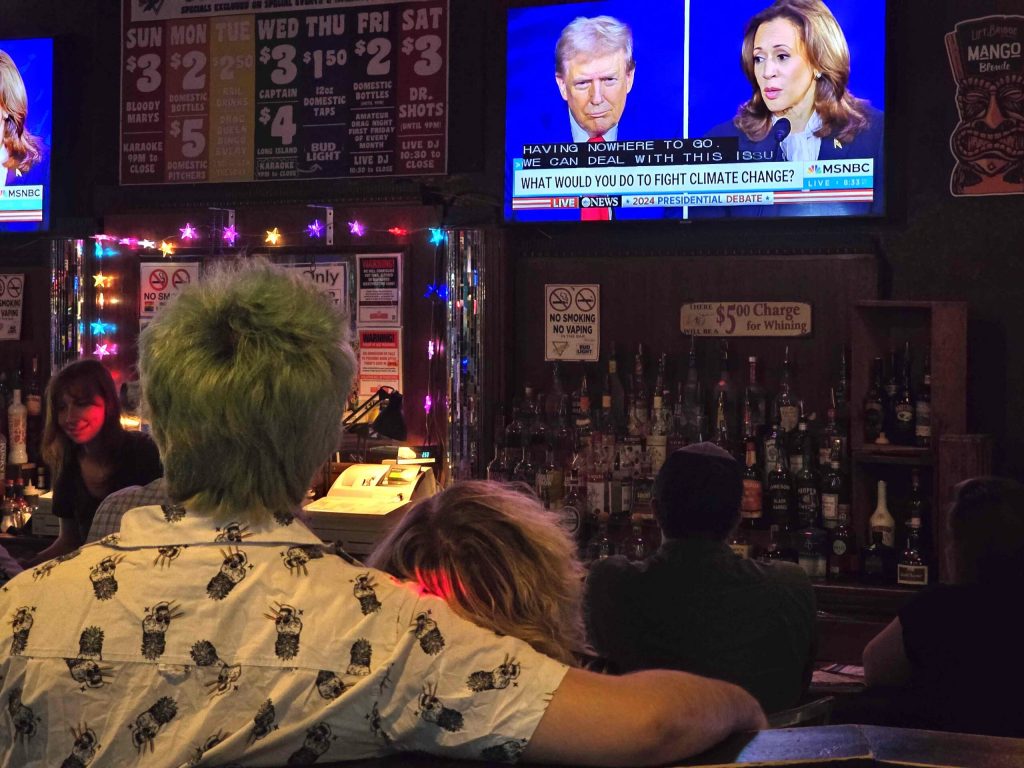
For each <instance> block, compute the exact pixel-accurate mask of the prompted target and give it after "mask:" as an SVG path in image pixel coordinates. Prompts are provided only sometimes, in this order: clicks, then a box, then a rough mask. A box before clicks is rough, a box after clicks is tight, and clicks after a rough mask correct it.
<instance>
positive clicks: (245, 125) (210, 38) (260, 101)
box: [120, 0, 449, 184]
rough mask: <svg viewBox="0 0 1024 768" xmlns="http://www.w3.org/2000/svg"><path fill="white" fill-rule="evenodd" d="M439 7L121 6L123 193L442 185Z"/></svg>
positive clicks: (444, 60)
mask: <svg viewBox="0 0 1024 768" xmlns="http://www.w3.org/2000/svg"><path fill="white" fill-rule="evenodd" d="M448 3H449V0H404V2H387V1H385V0H363V2H359V3H351V2H337V1H336V0H221V1H220V2H213V1H211V2H204V1H203V0H160V1H159V2H155V1H154V0H143V1H142V2H140V1H139V0H123V3H122V21H123V25H124V29H123V34H122V51H121V61H122V69H121V173H120V179H121V183H122V184H196V183H205V182H235V181H272V180H280V179H318V178H324V179H326V178H358V177H379V176H412V175H422V174H443V173H445V172H446V170H447V128H448V122H447V121H448V117H447V115H448V18H449V8H448Z"/></svg>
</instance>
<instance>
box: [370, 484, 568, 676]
mask: <svg viewBox="0 0 1024 768" xmlns="http://www.w3.org/2000/svg"><path fill="white" fill-rule="evenodd" d="M367 564H368V565H370V566H372V567H374V568H379V569H381V570H383V571H386V572H388V573H390V574H391V575H393V576H395V577H397V578H399V579H402V580H405V581H415V582H417V583H418V584H419V586H420V588H421V589H422V590H423V591H424V592H427V593H429V594H432V595H438V596H439V597H442V598H444V599H445V600H446V601H447V602H448V604H449V605H451V607H452V609H453V610H454V611H455V612H456V613H457V614H459V615H460V616H462V617H464V618H466V619H469V620H470V621H472V622H473V623H475V624H477V625H479V626H482V627H486V628H488V629H492V630H494V631H495V632H497V633H498V634H500V635H510V636H512V637H517V638H519V639H521V640H525V641H526V642H527V643H529V644H530V645H531V646H533V648H534V649H536V650H537V651H539V652H541V653H544V654H547V655H548V656H551V657H553V658H556V659H558V660H560V661H563V662H565V663H567V664H572V665H577V666H578V665H579V661H580V659H579V654H582V653H585V652H586V650H587V649H586V641H585V635H584V629H583V613H582V605H583V566H582V565H581V564H580V562H579V560H578V559H577V557H576V546H575V544H574V542H573V540H572V537H571V536H570V535H569V534H568V533H567V532H566V531H565V530H564V529H563V528H562V527H561V526H559V524H558V522H557V521H556V519H555V518H554V517H553V516H552V515H551V513H549V512H547V511H546V510H545V509H544V508H543V507H542V506H541V504H540V502H539V501H538V500H537V499H536V497H534V496H532V495H527V494H525V493H521V492H519V491H517V490H515V488H514V486H511V485H504V484H502V483H494V482H486V481H479V480H469V481H464V482H460V483H456V484H455V485H453V486H451V487H449V488H448V489H446V490H444V491H442V492H441V493H439V494H437V495H435V496H432V497H430V498H429V499H424V500H423V501H421V502H420V503H419V504H417V505H416V506H415V507H413V508H412V509H411V510H410V511H409V513H408V514H407V515H406V516H405V517H404V518H403V519H402V521H401V522H400V523H398V525H397V526H395V528H394V529H393V530H392V531H391V532H390V533H389V534H388V535H387V536H386V537H385V538H384V540H383V541H381V543H380V544H379V545H378V546H377V548H376V549H375V550H374V552H373V554H372V555H371V556H370V558H369V561H368V563H367Z"/></svg>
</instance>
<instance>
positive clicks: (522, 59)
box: [505, 0, 886, 221]
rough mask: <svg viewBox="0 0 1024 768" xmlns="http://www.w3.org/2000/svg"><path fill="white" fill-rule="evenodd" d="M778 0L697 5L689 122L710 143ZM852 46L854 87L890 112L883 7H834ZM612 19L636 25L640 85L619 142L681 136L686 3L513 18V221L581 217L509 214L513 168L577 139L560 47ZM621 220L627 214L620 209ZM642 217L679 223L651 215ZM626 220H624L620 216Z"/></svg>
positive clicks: (509, 148)
mask: <svg viewBox="0 0 1024 768" xmlns="http://www.w3.org/2000/svg"><path fill="white" fill-rule="evenodd" d="M769 4H770V0H726V1H725V2H723V0H690V2H689V29H690V55H689V125H688V130H687V131H686V135H688V136H690V137H701V136H704V135H705V134H706V133H707V131H708V130H709V129H711V128H712V127H713V126H715V125H717V124H719V123H722V122H725V121H727V120H730V119H731V118H732V117H733V115H735V114H736V109H737V107H738V106H739V105H740V103H741V102H743V101H745V100H746V99H748V98H749V97H750V94H751V89H750V84H749V83H748V82H747V79H746V77H745V76H744V74H743V71H742V69H741V68H740V60H739V51H740V45H741V43H742V39H743V30H744V27H745V26H746V23H747V20H748V19H749V18H750V17H751V16H753V15H754V14H755V13H757V12H758V11H760V10H761V9H762V8H765V7H766V6H767V5H769ZM827 5H828V7H829V8H830V9H831V11H832V13H833V14H834V15H835V17H836V19H837V20H838V21H839V24H840V26H841V27H842V28H843V32H844V34H845V35H846V39H847V43H848V44H849V47H850V90H851V91H852V92H853V93H854V94H855V95H856V96H858V97H860V98H863V99H867V100H868V101H870V102H871V104H872V105H873V106H875V107H876V108H878V109H882V110H884V109H885V30H886V26H885V0H828V2H827ZM600 14H608V15H611V16H615V17H616V18H619V19H621V20H622V21H625V22H627V23H628V24H629V25H630V26H631V27H632V28H633V37H634V46H635V50H634V56H635V58H636V61H637V70H636V79H635V81H634V85H633V90H632V91H631V92H630V94H629V98H628V100H627V102H626V108H625V110H624V112H623V116H622V122H621V123H620V129H619V137H618V138H619V139H620V140H639V139H660V138H674V137H681V136H683V127H682V126H683V96H684V88H683V83H684V25H685V18H686V17H685V2H684V0H600V1H598V2H585V3H571V4H565V5H552V6H541V7H531V8H513V9H510V10H509V11H508V40H507V51H508V54H507V64H508V70H507V75H506V88H507V91H506V114H505V126H506V133H505V151H506V162H505V167H506V178H505V218H506V219H507V220H518V221H553V220H578V219H579V214H578V212H577V211H553V210H535V211H516V212H515V213H514V214H513V212H512V208H511V190H512V178H511V161H512V159H513V158H516V157H521V156H522V145H523V144H528V143H551V142H564V141H571V140H572V139H571V133H570V130H569V118H568V108H567V106H566V104H565V101H563V100H562V97H561V95H560V94H559V92H558V88H557V86H556V84H555V79H554V46H555V43H556V42H557V40H558V36H559V34H560V33H561V30H562V28H563V27H564V26H565V25H566V24H568V23H569V22H570V21H572V20H573V19H574V18H576V17H577V16H596V15H600ZM622 212H623V213H624V212H625V211H622ZM630 213H632V215H633V216H634V217H636V216H646V217H649V218H661V217H663V216H665V215H669V216H673V215H675V216H678V215H680V214H681V211H680V210H679V209H672V210H662V209H650V210H648V211H647V212H646V214H642V213H641V212H640V211H639V210H636V209H634V210H633V211H630ZM620 218H621V217H620Z"/></svg>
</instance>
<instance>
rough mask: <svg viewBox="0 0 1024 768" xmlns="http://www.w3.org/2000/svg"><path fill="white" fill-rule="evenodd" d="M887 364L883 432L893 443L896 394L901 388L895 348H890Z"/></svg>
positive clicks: (883, 389)
mask: <svg viewBox="0 0 1024 768" xmlns="http://www.w3.org/2000/svg"><path fill="white" fill-rule="evenodd" d="M886 363H887V370H886V373H885V383H884V384H883V385H882V431H883V432H884V433H885V437H886V440H887V441H888V442H890V443H891V442H892V437H890V436H891V435H892V431H893V428H894V422H895V421H896V393H897V392H898V391H899V388H900V383H899V374H898V372H897V370H898V364H897V362H896V349H895V347H891V346H890V347H889V355H888V359H887V361H886Z"/></svg>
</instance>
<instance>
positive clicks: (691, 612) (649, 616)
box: [585, 539, 815, 712]
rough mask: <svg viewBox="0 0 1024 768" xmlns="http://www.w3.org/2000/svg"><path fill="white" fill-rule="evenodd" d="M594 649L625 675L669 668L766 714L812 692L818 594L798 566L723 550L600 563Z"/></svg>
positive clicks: (595, 571) (592, 609) (702, 546)
mask: <svg viewBox="0 0 1024 768" xmlns="http://www.w3.org/2000/svg"><path fill="white" fill-rule="evenodd" d="M585 610H586V614H587V630H588V632H589V639H590V642H591V643H592V644H593V645H594V647H595V649H596V650H597V652H598V653H599V654H601V655H602V656H605V657H607V658H608V659H609V660H610V661H611V662H612V663H613V664H614V665H615V666H616V667H617V668H618V669H619V671H622V672H629V671H632V670H636V669H648V668H668V669H680V670H684V671H687V672H693V673H696V674H699V675H704V676H706V677H714V678H718V679H721V680H728V681H730V682H733V683H736V684H738V685H740V686H742V687H743V688H745V689H746V690H748V691H749V692H750V693H751V694H753V695H754V696H755V697H756V698H757V700H758V701H760V702H761V705H762V706H763V707H764V709H765V710H766V711H769V712H772V711H777V710H780V709H786V708H788V707H792V706H795V705H796V704H797V703H798V702H799V700H800V697H801V696H802V694H803V692H804V691H805V690H806V687H807V685H808V683H809V682H810V671H811V665H812V663H813V660H814V647H815V629H814V627H815V624H814V619H815V612H814V590H813V588H812V587H811V582H810V580H809V579H808V578H807V575H806V574H805V573H804V571H803V569H801V568H800V567H799V566H797V565H794V564H792V563H785V562H778V563H771V564H765V563H759V562H755V561H753V560H745V559H743V558H741V557H740V556H738V555H736V554H735V553H734V552H733V551H732V550H730V549H729V547H728V545H726V544H725V543H723V542H721V541H709V540H706V539H670V540H668V541H666V542H665V543H664V544H662V546H661V548H660V549H659V550H658V551H657V552H656V553H655V554H654V555H653V556H651V557H650V558H648V559H647V560H644V561H642V562H629V561H627V560H626V559H625V558H623V557H611V558H608V559H607V560H604V561H601V562H598V563H595V564H594V565H593V566H592V568H591V571H590V575H589V577H588V578H587V595H586V602H585Z"/></svg>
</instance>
